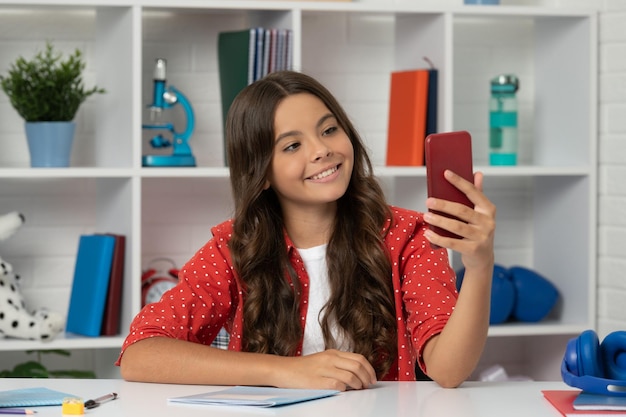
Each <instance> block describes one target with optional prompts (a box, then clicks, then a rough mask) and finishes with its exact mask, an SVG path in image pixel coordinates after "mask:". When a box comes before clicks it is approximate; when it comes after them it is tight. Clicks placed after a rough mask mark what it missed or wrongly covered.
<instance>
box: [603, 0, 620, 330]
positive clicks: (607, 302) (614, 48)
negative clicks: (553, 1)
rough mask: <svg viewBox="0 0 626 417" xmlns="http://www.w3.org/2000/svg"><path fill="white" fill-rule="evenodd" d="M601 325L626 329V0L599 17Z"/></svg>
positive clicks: (608, 4)
mask: <svg viewBox="0 0 626 417" xmlns="http://www.w3.org/2000/svg"><path fill="white" fill-rule="evenodd" d="M599 22H600V24H599V39H600V45H599V49H598V50H599V55H600V57H599V65H598V67H599V72H600V74H599V84H600V85H599V88H598V91H599V98H598V100H599V115H598V121H599V123H598V125H599V130H600V132H599V149H598V155H599V159H600V160H599V170H600V172H599V184H598V190H599V196H598V198H599V207H598V217H599V219H598V330H599V332H600V333H601V335H602V336H604V335H606V334H607V333H609V332H611V331H615V330H626V303H625V302H624V300H626V31H625V30H624V26H625V25H626V1H623V0H604V1H602V4H601V12H600V20H599Z"/></svg>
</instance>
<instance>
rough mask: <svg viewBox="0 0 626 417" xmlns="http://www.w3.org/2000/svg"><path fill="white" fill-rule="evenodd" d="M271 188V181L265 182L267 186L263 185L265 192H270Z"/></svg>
mask: <svg viewBox="0 0 626 417" xmlns="http://www.w3.org/2000/svg"><path fill="white" fill-rule="evenodd" d="M269 188H270V181H269V180H265V184H264V185H263V191H265V190H268V189H269Z"/></svg>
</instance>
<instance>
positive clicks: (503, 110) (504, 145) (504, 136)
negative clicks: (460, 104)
mask: <svg viewBox="0 0 626 417" xmlns="http://www.w3.org/2000/svg"><path fill="white" fill-rule="evenodd" d="M518 88H519V81H518V79H517V77H516V76H515V75H510V74H502V75H498V76H497V77H495V78H493V79H492V80H491V99H490V101H489V164H490V165H517V99H516V97H515V93H516V92H517V90H518Z"/></svg>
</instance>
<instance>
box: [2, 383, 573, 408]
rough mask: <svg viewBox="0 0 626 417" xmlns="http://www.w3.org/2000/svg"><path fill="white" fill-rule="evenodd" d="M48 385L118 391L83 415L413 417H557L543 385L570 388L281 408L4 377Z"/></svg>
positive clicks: (472, 389)
mask: <svg viewBox="0 0 626 417" xmlns="http://www.w3.org/2000/svg"><path fill="white" fill-rule="evenodd" d="M28 387H47V388H50V389H55V390H58V391H63V392H67V393H70V394H74V395H76V396H79V397H82V398H83V399H84V400H87V399H90V398H96V397H100V396H102V395H104V394H107V393H109V392H117V393H118V394H119V399H117V400H114V401H110V402H108V403H105V404H103V405H101V406H100V407H98V408H94V409H91V410H86V412H85V416H94V417H96V416H108V417H112V416H115V417H131V416H132V417H144V416H150V417H161V416H163V417H166V416H167V417H178V416H184V417H195V416H203V417H206V416H209V415H210V416H212V417H219V416H230V417H232V416H242V415H243V416H245V415H251V416H254V415H256V416H259V415H270V416H298V417H309V416H311V417H312V416H316V417H318V416H321V417H351V416H359V417H363V416H383V417H393V416H407V417H408V416H411V417H464V416H467V417H490V416H494V417H502V416H507V417H516V416H520V417H521V416H523V417H528V416H532V417H544V416H545V417H558V416H560V414H559V413H558V412H557V411H556V410H555V409H554V408H553V407H552V406H551V405H550V404H549V403H548V402H547V401H546V400H545V399H544V398H543V395H542V393H541V390H542V389H572V388H571V387H568V386H567V385H565V384H564V383H563V382H466V383H465V384H463V385H462V386H461V387H459V388H456V389H443V388H440V387H439V386H438V385H436V384H435V383H433V382H386V383H378V384H377V385H376V386H374V387H373V388H370V389H367V390H362V391H349V392H344V393H340V394H339V395H337V396H334V397H330V398H323V399H319V400H314V401H310V402H306V403H300V404H294V405H289V406H285V407H282V408H270V409H258V408H255V409H244V408H242V407H236V408H229V407H219V406H218V407H216V406H186V405H168V404H167V402H166V401H167V398H168V397H174V396H182V395H191V394H199V393H202V392H208V391H214V390H218V389H222V388H223V387H215V386H198V385H195V386H192V385H165V384H144V383H136V382H126V381H123V380H116V379H98V380H72V379H0V389H1V390H8V389H16V388H28ZM33 409H35V410H37V414H36V417H47V416H55V417H61V406H55V407H35V408H33Z"/></svg>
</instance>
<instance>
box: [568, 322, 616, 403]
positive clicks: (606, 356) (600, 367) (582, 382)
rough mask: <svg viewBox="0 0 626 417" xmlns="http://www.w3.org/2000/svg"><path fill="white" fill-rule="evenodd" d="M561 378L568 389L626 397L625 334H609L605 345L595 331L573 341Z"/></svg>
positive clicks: (604, 341)
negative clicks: (574, 388) (569, 387)
mask: <svg viewBox="0 0 626 417" xmlns="http://www.w3.org/2000/svg"><path fill="white" fill-rule="evenodd" d="M561 376H562V377H563V381H564V382H565V383H566V384H567V385H569V386H572V387H576V388H580V389H582V390H583V391H585V392H589V393H593V394H603V395H612V396H622V397H624V396H626V331H616V332H613V333H610V334H609V335H607V336H606V337H605V338H604V340H603V341H602V343H599V340H598V335H597V334H596V333H595V332H594V331H593V330H585V331H584V332H582V333H581V334H580V336H578V337H576V338H573V339H570V341H569V342H567V348H566V349H565V355H564V356H563V362H562V363H561Z"/></svg>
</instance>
